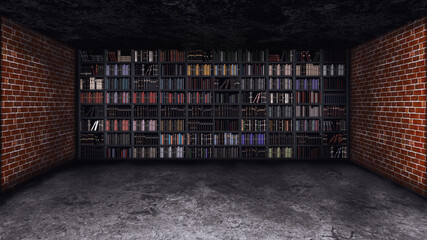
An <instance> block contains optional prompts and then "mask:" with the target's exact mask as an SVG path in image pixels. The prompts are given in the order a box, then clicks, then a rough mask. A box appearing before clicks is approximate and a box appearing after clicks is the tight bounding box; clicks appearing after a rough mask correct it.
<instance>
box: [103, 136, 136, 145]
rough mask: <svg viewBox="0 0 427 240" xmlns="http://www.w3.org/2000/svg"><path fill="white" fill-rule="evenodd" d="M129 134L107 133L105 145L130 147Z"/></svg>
mask: <svg viewBox="0 0 427 240" xmlns="http://www.w3.org/2000/svg"><path fill="white" fill-rule="evenodd" d="M130 136H131V135H130V133H108V134H107V138H106V142H105V143H106V144H107V145H130V144H131V138H130Z"/></svg>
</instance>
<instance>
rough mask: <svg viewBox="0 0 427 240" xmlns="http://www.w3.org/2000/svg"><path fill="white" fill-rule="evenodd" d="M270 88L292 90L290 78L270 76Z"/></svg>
mask: <svg viewBox="0 0 427 240" xmlns="http://www.w3.org/2000/svg"><path fill="white" fill-rule="evenodd" d="M268 84H269V85H268V87H269V89H270V90H292V78H270V80H269V82H268Z"/></svg>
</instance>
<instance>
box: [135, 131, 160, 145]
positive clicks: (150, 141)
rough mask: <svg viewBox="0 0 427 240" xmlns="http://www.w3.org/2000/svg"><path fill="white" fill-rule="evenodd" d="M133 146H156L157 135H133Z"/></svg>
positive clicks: (157, 142) (157, 141)
mask: <svg viewBox="0 0 427 240" xmlns="http://www.w3.org/2000/svg"><path fill="white" fill-rule="evenodd" d="M134 144H135V145H158V144H159V135H158V134H157V133H154V134H147V133H144V134H141V133H135V135H134Z"/></svg>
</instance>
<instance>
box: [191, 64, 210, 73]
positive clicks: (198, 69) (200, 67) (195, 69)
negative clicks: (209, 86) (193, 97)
mask: <svg viewBox="0 0 427 240" xmlns="http://www.w3.org/2000/svg"><path fill="white" fill-rule="evenodd" d="M187 75H188V76H210V75H212V65H211V64H188V65H187Z"/></svg>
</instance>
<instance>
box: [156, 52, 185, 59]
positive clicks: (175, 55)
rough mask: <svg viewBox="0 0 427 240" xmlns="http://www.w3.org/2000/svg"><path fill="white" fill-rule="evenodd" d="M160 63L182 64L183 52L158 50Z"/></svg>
mask: <svg viewBox="0 0 427 240" xmlns="http://www.w3.org/2000/svg"><path fill="white" fill-rule="evenodd" d="M160 61H161V62H184V61H185V51H179V50H160Z"/></svg>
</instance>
